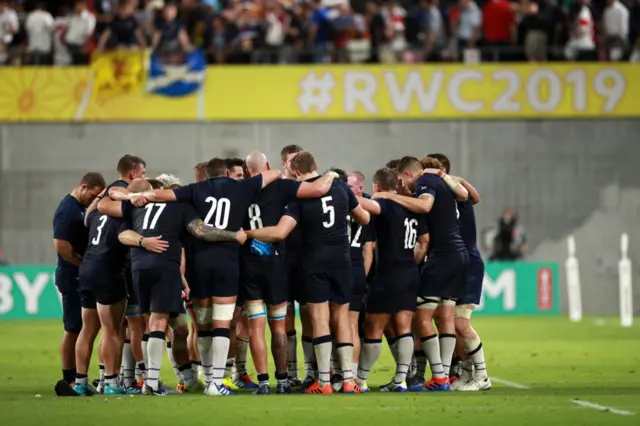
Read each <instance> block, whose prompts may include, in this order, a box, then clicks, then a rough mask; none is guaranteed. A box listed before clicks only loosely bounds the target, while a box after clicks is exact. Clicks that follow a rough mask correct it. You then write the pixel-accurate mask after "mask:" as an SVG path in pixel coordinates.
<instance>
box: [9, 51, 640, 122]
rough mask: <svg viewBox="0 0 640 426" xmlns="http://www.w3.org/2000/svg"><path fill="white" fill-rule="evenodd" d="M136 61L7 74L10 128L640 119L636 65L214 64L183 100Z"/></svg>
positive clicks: (19, 70) (639, 77) (14, 70)
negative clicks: (151, 82) (153, 84)
mask: <svg viewBox="0 0 640 426" xmlns="http://www.w3.org/2000/svg"><path fill="white" fill-rule="evenodd" d="M128 64H129V65H126V64H124V65H123V63H115V65H114V62H113V61H111V62H106V63H103V64H102V68H99V69H97V68H95V65H94V68H7V67H5V68H1V69H0V121H10V122H14V121H72V120H78V121H115V122H117V121H197V120H232V121H242V120H383V119H384V120H387V119H463V118H482V119H510V118H511V119H517V118H580V117H583V118H587V117H589V118H598V117H638V116H640V66H638V65H633V64H586V65H580V64H570V65H547V66H533V65H500V66H498V65H482V66H475V67H471V66H466V65H443V66H435V65H417V66H405V65H396V66H381V65H380V66H375V65H372V66H331V67H303V66H278V67H267V66H256V67H210V68H208V70H207V72H206V77H205V81H204V84H203V86H202V88H201V89H200V90H199V91H197V92H196V93H194V94H192V95H188V96H183V97H179V96H175V97H166V96H162V95H158V94H152V93H148V92H146V91H145V87H144V82H143V81H141V80H139V79H136V77H135V76H138V75H140V74H138V72H139V71H140V69H139V68H136V66H137V65H133V64H132V63H128ZM127 66H129V68H127ZM101 70H102V71H101ZM110 76H111V77H110ZM127 76H128V77H127ZM112 77H113V78H112ZM114 82H115V83H114Z"/></svg>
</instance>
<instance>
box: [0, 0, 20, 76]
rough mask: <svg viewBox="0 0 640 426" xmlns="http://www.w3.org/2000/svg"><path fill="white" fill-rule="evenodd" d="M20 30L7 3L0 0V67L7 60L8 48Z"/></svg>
mask: <svg viewBox="0 0 640 426" xmlns="http://www.w3.org/2000/svg"><path fill="white" fill-rule="evenodd" d="M19 29H20V21H19V20H18V14H17V13H16V11H15V10H13V9H12V8H10V7H9V2H7V1H5V0H0V65H4V64H5V63H6V62H7V59H9V46H10V44H11V42H12V41H13V38H14V36H15V35H16V34H17V33H18V30H19Z"/></svg>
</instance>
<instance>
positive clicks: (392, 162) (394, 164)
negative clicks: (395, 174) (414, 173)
mask: <svg viewBox="0 0 640 426" xmlns="http://www.w3.org/2000/svg"><path fill="white" fill-rule="evenodd" d="M399 162H400V160H389V161H387V164H385V165H384V166H385V167H386V168H387V169H397V168H398V163H399Z"/></svg>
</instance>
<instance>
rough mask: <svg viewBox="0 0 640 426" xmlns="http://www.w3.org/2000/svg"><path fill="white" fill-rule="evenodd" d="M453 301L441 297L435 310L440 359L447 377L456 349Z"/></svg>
mask: <svg viewBox="0 0 640 426" xmlns="http://www.w3.org/2000/svg"><path fill="white" fill-rule="evenodd" d="M455 306H456V304H455V301H453V300H448V299H443V300H442V301H440V304H439V305H438V308H437V309H436V312H435V321H436V325H437V326H438V334H439V343H440V359H441V360H442V368H443V370H444V374H445V376H447V377H449V370H450V368H451V362H452V360H453V353H454V351H455V349H456V328H455V321H454V318H455Z"/></svg>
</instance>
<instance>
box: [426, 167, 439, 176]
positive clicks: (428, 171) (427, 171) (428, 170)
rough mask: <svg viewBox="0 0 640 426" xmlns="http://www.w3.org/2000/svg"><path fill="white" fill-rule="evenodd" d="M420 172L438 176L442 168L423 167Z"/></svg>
mask: <svg viewBox="0 0 640 426" xmlns="http://www.w3.org/2000/svg"><path fill="white" fill-rule="evenodd" d="M422 174H423V175H426V174H429V175H438V176H440V175H442V170H439V169H431V168H427V169H424V170H423V171H422Z"/></svg>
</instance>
